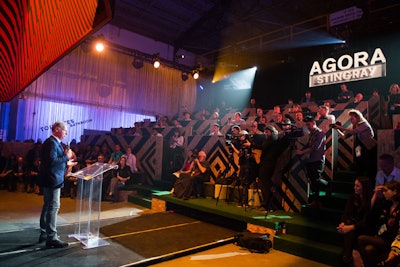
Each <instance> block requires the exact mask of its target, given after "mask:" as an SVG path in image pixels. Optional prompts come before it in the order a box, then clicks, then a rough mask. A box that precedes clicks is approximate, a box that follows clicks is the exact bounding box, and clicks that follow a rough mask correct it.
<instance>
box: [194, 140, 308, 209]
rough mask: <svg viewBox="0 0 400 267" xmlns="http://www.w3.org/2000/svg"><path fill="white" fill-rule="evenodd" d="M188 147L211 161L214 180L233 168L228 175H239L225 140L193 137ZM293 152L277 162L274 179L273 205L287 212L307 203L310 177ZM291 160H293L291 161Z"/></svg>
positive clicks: (236, 163) (281, 157)
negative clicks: (200, 151) (204, 154)
mask: <svg viewBox="0 0 400 267" xmlns="http://www.w3.org/2000/svg"><path fill="white" fill-rule="evenodd" d="M304 138H306V137H304ZM187 148H188V149H194V148H196V149H198V150H203V151H205V152H206V154H207V160H208V161H209V162H210V165H211V171H212V174H211V177H212V178H213V179H216V177H218V174H219V173H220V172H223V171H224V170H225V169H227V168H228V169H229V172H228V176H229V175H231V174H233V173H234V172H236V173H239V167H238V166H239V165H238V161H237V158H236V157H235V158H233V161H234V162H235V164H232V163H231V158H230V153H229V150H228V147H227V146H226V144H225V139H224V138H223V137H215V136H197V135H195V136H189V137H188V143H187ZM289 151H290V149H288V150H287V151H286V152H285V153H283V154H282V155H281V156H280V158H279V159H278V162H277V166H276V169H275V173H274V176H273V183H274V185H275V187H274V188H273V190H274V200H273V206H274V207H275V208H280V209H282V208H283V209H285V210H287V211H299V210H300V208H301V204H304V203H306V201H307V178H306V177H305V173H304V171H303V168H302V165H301V161H300V159H299V158H298V157H297V156H294V155H292V153H289ZM289 157H292V158H291V159H290V160H289ZM286 175H287V176H288V177H286Z"/></svg>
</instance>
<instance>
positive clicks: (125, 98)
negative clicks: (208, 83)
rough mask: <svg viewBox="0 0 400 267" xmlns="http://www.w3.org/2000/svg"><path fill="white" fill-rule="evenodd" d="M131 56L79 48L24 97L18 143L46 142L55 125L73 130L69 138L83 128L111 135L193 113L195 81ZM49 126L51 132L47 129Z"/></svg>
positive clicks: (32, 86) (19, 118)
mask: <svg viewBox="0 0 400 267" xmlns="http://www.w3.org/2000/svg"><path fill="white" fill-rule="evenodd" d="M132 59H133V58H132V57H131V56H128V55H125V54H122V53H117V52H110V51H108V52H105V53H103V54H98V53H95V52H84V51H83V50H81V49H80V48H79V47H78V48H77V49H75V50H74V51H73V52H71V53H70V54H69V55H67V56H66V57H64V58H63V59H62V60H61V61H59V62H58V63H57V64H55V65H54V66H53V67H52V68H50V69H49V70H48V71H47V72H45V73H44V74H43V75H41V76H40V77H39V78H38V79H37V80H36V81H35V82H33V83H32V84H31V85H30V86H29V87H28V88H26V89H25V90H24V92H23V93H22V94H21V95H20V100H19V109H18V122H17V123H18V126H17V129H18V130H17V139H19V140H26V139H34V140H36V139H38V138H41V139H42V140H43V139H45V138H47V137H48V136H49V134H50V131H49V129H48V126H49V125H51V124H52V123H54V122H55V121H59V120H60V121H65V122H66V123H68V125H69V136H68V137H67V139H68V140H66V141H70V139H78V140H79V139H80V135H82V133H83V129H92V130H101V131H110V129H111V128H118V127H121V126H122V127H133V124H134V122H135V121H142V120H143V119H145V118H154V116H155V115H167V116H173V115H175V114H177V113H178V112H179V111H180V110H181V109H182V107H185V109H187V110H188V111H192V109H193V108H194V106H195V102H196V82H195V80H194V79H193V78H192V77H190V78H189V79H188V80H187V81H182V78H181V71H179V70H175V69H172V68H169V67H165V66H161V67H160V68H159V69H154V68H153V66H152V65H151V64H149V63H146V62H145V64H144V67H143V68H141V69H135V68H134V67H133V66H132V64H131V63H132ZM46 126H47V127H46Z"/></svg>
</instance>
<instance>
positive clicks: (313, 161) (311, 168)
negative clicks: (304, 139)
mask: <svg viewBox="0 0 400 267" xmlns="http://www.w3.org/2000/svg"><path fill="white" fill-rule="evenodd" d="M304 122H305V124H306V128H307V129H308V130H309V131H310V138H309V140H308V143H307V145H306V146H305V148H303V149H301V150H296V151H295V153H296V155H300V156H301V155H305V154H307V155H308V158H307V160H306V161H305V169H306V174H307V176H308V179H309V182H310V186H311V191H312V193H313V201H312V202H311V203H309V204H308V205H307V206H308V207H310V208H320V207H321V202H320V199H319V191H320V179H321V174H322V172H323V171H324V166H325V150H326V146H325V142H326V137H325V133H324V132H323V131H322V130H321V129H320V128H318V127H317V124H316V123H315V119H314V118H313V117H312V116H306V117H305V119H304Z"/></svg>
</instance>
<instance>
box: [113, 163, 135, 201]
mask: <svg viewBox="0 0 400 267" xmlns="http://www.w3.org/2000/svg"><path fill="white" fill-rule="evenodd" d="M129 179H131V169H130V168H129V166H127V165H126V158H125V157H124V156H122V157H121V159H120V160H119V164H118V169H117V177H114V178H112V179H111V183H110V188H109V190H108V199H109V200H111V201H113V202H117V201H119V190H121V188H123V187H124V186H125V183H126V182H127V181H128V180H129Z"/></svg>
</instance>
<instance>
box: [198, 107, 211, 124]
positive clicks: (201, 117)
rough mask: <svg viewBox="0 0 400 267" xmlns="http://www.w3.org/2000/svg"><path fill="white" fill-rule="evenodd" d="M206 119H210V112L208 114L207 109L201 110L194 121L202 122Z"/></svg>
mask: <svg viewBox="0 0 400 267" xmlns="http://www.w3.org/2000/svg"><path fill="white" fill-rule="evenodd" d="M208 117H210V112H208V110H207V109H202V110H200V111H199V112H197V113H196V116H195V119H196V120H202V121H204V120H207V119H208Z"/></svg>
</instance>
